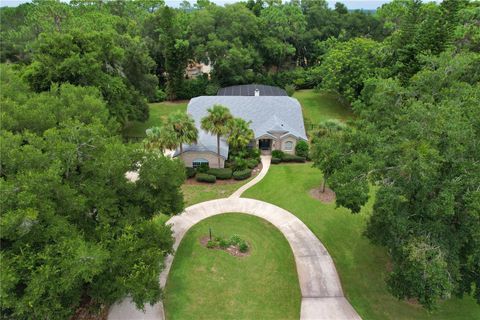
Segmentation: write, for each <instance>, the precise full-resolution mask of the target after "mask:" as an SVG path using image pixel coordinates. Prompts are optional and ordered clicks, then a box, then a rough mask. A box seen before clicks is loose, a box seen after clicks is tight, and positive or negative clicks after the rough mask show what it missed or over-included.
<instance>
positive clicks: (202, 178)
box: [195, 173, 217, 183]
mask: <svg viewBox="0 0 480 320" xmlns="http://www.w3.org/2000/svg"><path fill="white" fill-rule="evenodd" d="M195 179H196V180H197V181H198V182H208V183H215V181H217V177H215V176H212V175H211V174H206V173H198V174H197V177H196V178H195Z"/></svg>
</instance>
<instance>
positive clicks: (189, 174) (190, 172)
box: [185, 167, 197, 178]
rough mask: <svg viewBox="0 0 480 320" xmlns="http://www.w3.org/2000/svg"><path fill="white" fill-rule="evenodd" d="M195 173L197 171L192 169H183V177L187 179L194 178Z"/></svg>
mask: <svg viewBox="0 0 480 320" xmlns="http://www.w3.org/2000/svg"><path fill="white" fill-rule="evenodd" d="M196 173H197V170H196V169H195V168H192V167H185V175H186V177H187V178H193V177H195V174H196Z"/></svg>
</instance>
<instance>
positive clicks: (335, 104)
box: [293, 90, 352, 131]
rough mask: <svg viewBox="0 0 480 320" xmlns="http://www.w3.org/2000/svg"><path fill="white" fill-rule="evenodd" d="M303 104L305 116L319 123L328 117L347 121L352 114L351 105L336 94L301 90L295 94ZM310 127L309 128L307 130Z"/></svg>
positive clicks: (308, 121) (309, 121) (311, 121)
mask: <svg viewBox="0 0 480 320" xmlns="http://www.w3.org/2000/svg"><path fill="white" fill-rule="evenodd" d="M293 97H294V98H297V99H298V101H300V104H301V105H302V111H303V117H304V119H305V122H306V125H307V126H308V123H311V124H314V125H315V124H318V123H320V122H322V121H325V120H328V119H338V120H342V121H345V120H347V119H348V118H350V117H351V116H352V112H351V110H350V107H349V106H347V105H345V104H344V103H342V102H341V101H340V99H339V98H338V97H337V96H335V95H334V94H330V93H326V92H320V93H318V92H315V91H314V90H299V91H296V92H295V94H294V95H293ZM308 130H309V128H307V131H308Z"/></svg>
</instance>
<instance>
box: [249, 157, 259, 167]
mask: <svg viewBox="0 0 480 320" xmlns="http://www.w3.org/2000/svg"><path fill="white" fill-rule="evenodd" d="M257 165H258V160H257V159H248V160H247V167H248V168H250V169H253V168H255V167H256V166H257Z"/></svg>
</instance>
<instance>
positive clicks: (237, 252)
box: [200, 236, 250, 258]
mask: <svg viewBox="0 0 480 320" xmlns="http://www.w3.org/2000/svg"><path fill="white" fill-rule="evenodd" d="M208 240H210V237H209V236H203V237H201V238H200V244H201V245H202V246H203V247H205V248H207V249H209V250H222V251H225V252H228V253H229V254H230V255H232V256H234V257H240V258H242V257H246V256H249V255H250V246H248V250H247V252H241V251H240V249H239V247H238V246H228V247H227V248H225V249H222V248H220V247H218V246H217V247H214V248H208V247H207V243H208Z"/></svg>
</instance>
